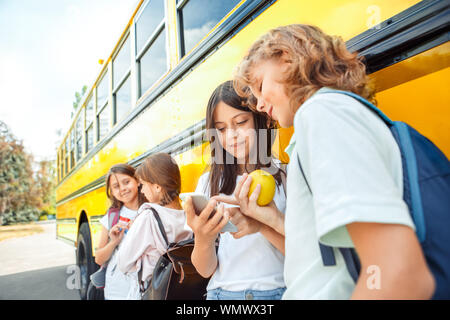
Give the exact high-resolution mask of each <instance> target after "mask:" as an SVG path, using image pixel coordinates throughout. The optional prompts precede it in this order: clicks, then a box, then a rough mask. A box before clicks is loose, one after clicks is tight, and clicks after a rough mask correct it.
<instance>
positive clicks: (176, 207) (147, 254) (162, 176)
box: [118, 153, 192, 300]
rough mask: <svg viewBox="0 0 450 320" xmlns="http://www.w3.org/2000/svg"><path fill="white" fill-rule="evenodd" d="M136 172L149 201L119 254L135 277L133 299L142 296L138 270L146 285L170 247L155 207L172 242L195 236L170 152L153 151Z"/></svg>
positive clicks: (123, 266)
mask: <svg viewBox="0 0 450 320" xmlns="http://www.w3.org/2000/svg"><path fill="white" fill-rule="evenodd" d="M136 175H137V177H138V178H139V181H140V183H141V184H142V190H141V192H142V193H143V194H145V196H146V198H147V199H148V202H147V203H144V204H143V205H142V206H141V207H140V208H139V210H138V215H137V217H136V219H135V221H134V222H133V224H132V227H131V228H130V229H129V232H128V234H127V238H126V239H125V241H124V243H123V244H122V245H121V246H120V249H119V253H118V255H119V258H118V260H119V261H118V266H119V268H120V270H121V271H122V272H124V273H126V274H130V275H131V276H132V277H134V281H133V286H132V287H131V288H130V292H129V294H128V296H127V299H130V300H139V299H141V294H140V284H139V280H138V278H137V272H139V271H141V272H142V273H141V274H142V279H141V281H142V282H144V284H145V286H146V285H147V284H148V283H149V280H150V279H151V277H152V274H153V270H154V268H155V265H156V262H157V261H158V259H159V257H160V256H161V255H163V254H164V253H165V252H166V250H167V246H168V243H166V241H165V239H164V238H163V236H162V234H161V231H160V229H159V226H158V220H157V218H155V214H154V212H153V210H155V211H156V212H157V213H158V215H159V217H160V219H161V222H162V224H163V227H164V230H165V232H166V235H167V240H168V242H169V244H170V243H173V242H179V241H182V240H187V239H190V238H192V230H191V229H189V227H188V226H187V225H186V216H185V214H184V211H183V208H182V207H181V204H180V198H179V194H180V190H181V176H180V170H179V168H178V165H177V163H176V162H175V160H174V159H173V158H172V157H171V156H170V155H169V154H167V153H156V154H153V155H151V156H149V157H147V158H146V159H145V160H144V162H143V163H142V164H141V165H140V166H139V167H138V169H137V170H136Z"/></svg>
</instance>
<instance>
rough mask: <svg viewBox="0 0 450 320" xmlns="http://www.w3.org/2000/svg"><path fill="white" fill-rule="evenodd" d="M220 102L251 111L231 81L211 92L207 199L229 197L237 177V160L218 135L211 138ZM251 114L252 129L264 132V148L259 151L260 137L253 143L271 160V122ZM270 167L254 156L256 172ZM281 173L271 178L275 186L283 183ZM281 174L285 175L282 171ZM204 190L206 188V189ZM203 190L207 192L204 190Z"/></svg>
mask: <svg viewBox="0 0 450 320" xmlns="http://www.w3.org/2000/svg"><path fill="white" fill-rule="evenodd" d="M219 102H224V103H225V104H227V105H229V106H230V107H233V108H236V109H239V110H244V111H248V112H252V110H250V109H249V108H248V105H247V100H246V99H245V98H243V97H240V96H239V95H238V94H237V93H236V91H235V90H234V88H233V82H232V81H226V82H224V83H222V84H221V85H219V86H218V87H217V88H216V89H215V90H214V92H213V93H212V95H211V97H210V98H209V101H208V106H207V109H206V129H207V133H208V137H207V138H208V140H209V142H210V144H211V164H210V166H209V168H208V167H207V168H206V171H208V170H209V171H210V175H209V186H210V196H211V197H212V196H215V195H218V194H219V193H224V194H227V195H229V194H231V193H232V192H233V191H234V189H235V188H236V178H237V176H238V174H239V172H238V169H239V168H238V164H237V159H236V158H234V157H233V156H232V155H231V154H229V153H228V152H227V151H226V150H225V149H224V148H223V147H222V145H221V144H220V142H219V141H218V139H217V138H216V137H217V135H211V134H209V133H211V132H214V131H215V130H216V128H215V126H214V122H215V121H214V111H215V110H216V107H217V105H218V104H219ZM252 113H253V120H254V123H255V129H256V130H257V132H258V130H266V135H265V137H267V139H266V140H267V141H266V145H265V146H264V149H265V151H261V150H259V146H260V142H259V138H260V135H259V134H257V135H256V137H257V140H256V141H255V144H256V146H257V148H258V150H257V152H258V155H259V152H267V153H268V154H267V156H268V157H270V158H271V151H272V144H271V143H272V139H271V138H272V137H273V136H274V135H275V130H274V123H273V122H270V121H269V120H268V118H267V117H266V115H265V114H263V113H259V112H252ZM216 152H220V153H222V154H221V155H217V154H216ZM217 156H218V157H219V158H220V157H221V158H220V159H224V161H223V162H224V163H223V164H222V163H217V162H216V161H214V159H216V157H217ZM226 159H231V160H232V161H233V162H232V163H229V161H226ZM271 165H273V162H272V161H271V163H269V164H261V163H260V159H259V156H258V157H257V163H256V169H261V168H268V167H270V166H271ZM245 170H246V171H247V163H246V164H245ZM247 172H248V171H247ZM282 172H283V171H282V170H281V169H280V170H278V172H277V173H275V174H274V178H275V180H276V181H277V184H278V185H280V184H281V183H282V177H281V173H282ZM283 173H284V172H283ZM205 187H206V186H205ZM204 191H206V190H204Z"/></svg>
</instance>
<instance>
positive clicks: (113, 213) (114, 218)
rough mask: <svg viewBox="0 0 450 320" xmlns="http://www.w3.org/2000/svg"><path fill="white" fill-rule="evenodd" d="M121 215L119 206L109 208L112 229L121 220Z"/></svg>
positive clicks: (109, 223) (109, 222)
mask: <svg viewBox="0 0 450 320" xmlns="http://www.w3.org/2000/svg"><path fill="white" fill-rule="evenodd" d="M119 216H120V209H117V208H109V209H108V227H109V230H111V228H112V227H113V226H115V225H116V224H117V222H118V221H119Z"/></svg>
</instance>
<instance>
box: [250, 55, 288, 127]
mask: <svg viewBox="0 0 450 320" xmlns="http://www.w3.org/2000/svg"><path fill="white" fill-rule="evenodd" d="M288 66H289V65H288V64H287V63H284V62H279V61H275V60H263V61H261V62H260V63H259V64H258V66H257V68H254V69H255V70H253V77H254V79H255V85H253V86H251V87H250V89H251V91H252V93H253V95H254V96H255V97H256V98H257V99H258V103H257V105H256V109H257V110H258V111H259V112H265V113H267V114H268V115H269V117H270V118H272V119H274V120H276V121H278V123H279V124H280V126H281V127H283V128H287V127H290V126H292V125H293V123H294V116H295V112H294V111H293V110H291V108H290V104H289V98H288V96H287V95H286V94H285V87H284V85H283V84H282V83H281V82H280V75H281V74H283V73H284V72H285V71H286V69H287V67H288Z"/></svg>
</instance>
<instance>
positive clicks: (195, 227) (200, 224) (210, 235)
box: [184, 197, 230, 243]
mask: <svg viewBox="0 0 450 320" xmlns="http://www.w3.org/2000/svg"><path fill="white" fill-rule="evenodd" d="M216 204H217V202H216V201H215V200H210V201H209V202H208V205H207V206H206V207H205V209H203V211H202V212H201V213H200V214H199V215H197V214H196V213H195V209H194V205H193V203H192V198H191V197H187V199H186V201H185V204H184V211H185V212H186V219H187V224H188V226H189V227H190V228H191V229H192V231H193V232H194V234H195V240H196V242H197V241H198V242H199V243H200V242H201V243H214V241H215V240H216V238H217V235H218V234H219V232H220V230H221V229H222V228H223V227H224V226H225V225H226V224H227V222H228V220H229V219H230V217H229V215H228V212H227V211H225V210H224V206H223V205H220V206H219V207H218V208H217V210H216V213H215V214H214V215H213V216H212V217H211V219H208V218H209V216H210V215H211V213H212V212H213V210H214V208H215V207H216Z"/></svg>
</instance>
